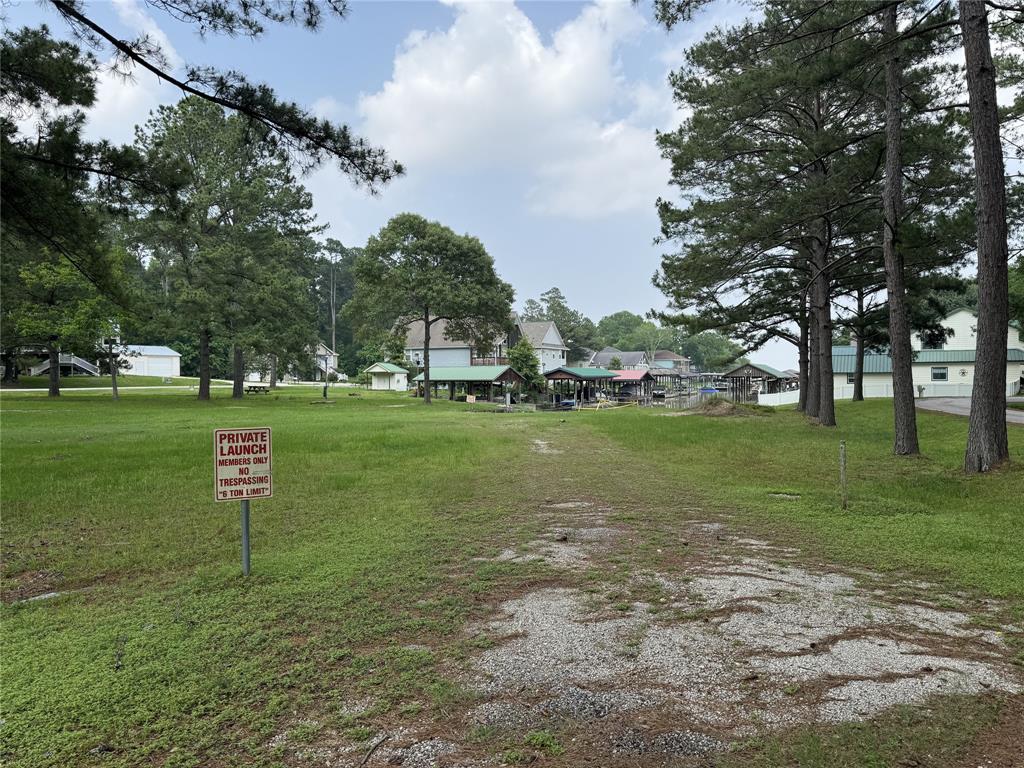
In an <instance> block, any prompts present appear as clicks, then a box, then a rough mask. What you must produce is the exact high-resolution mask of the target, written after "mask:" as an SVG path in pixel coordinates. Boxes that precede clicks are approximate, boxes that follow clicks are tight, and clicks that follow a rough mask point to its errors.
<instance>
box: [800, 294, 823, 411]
mask: <svg viewBox="0 0 1024 768" xmlns="http://www.w3.org/2000/svg"><path fill="white" fill-rule="evenodd" d="M807 332H808V333H807V335H808V344H807V399H806V402H805V404H804V415H805V416H807V418H809V419H812V420H813V419H817V418H818V408H819V405H820V403H821V378H820V377H821V371H820V370H819V369H818V333H819V329H818V317H817V309H815V307H814V302H811V304H810V306H809V307H808V312H807Z"/></svg>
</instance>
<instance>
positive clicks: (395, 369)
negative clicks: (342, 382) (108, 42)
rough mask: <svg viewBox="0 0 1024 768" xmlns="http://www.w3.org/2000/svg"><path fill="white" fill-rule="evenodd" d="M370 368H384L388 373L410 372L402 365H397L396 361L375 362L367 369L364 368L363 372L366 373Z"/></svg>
mask: <svg viewBox="0 0 1024 768" xmlns="http://www.w3.org/2000/svg"><path fill="white" fill-rule="evenodd" d="M370 368H383V369H384V370H385V371H387V372H388V373H408V371H407V370H406V369H405V368H403V367H402V366H400V365H395V364H394V363H374V364H373V365H371V366H369V367H368V368H366V370H364V371H363V373H366V371H368V370H370Z"/></svg>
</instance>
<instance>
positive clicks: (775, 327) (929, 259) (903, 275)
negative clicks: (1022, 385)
mask: <svg viewBox="0 0 1024 768" xmlns="http://www.w3.org/2000/svg"><path fill="white" fill-rule="evenodd" d="M701 5H703V3H702V2H700V0H678V1H677V0H659V1H658V2H656V3H655V7H656V11H657V14H658V18H659V20H660V21H661V22H662V23H663V24H664V25H665V26H666V27H668V28H671V27H672V26H674V25H675V24H677V23H679V22H681V21H684V20H687V19H689V18H691V17H692V15H693V14H694V13H695V12H697V11H698V9H699V8H700V6H701ZM756 9H757V11H758V12H759V13H758V17H757V18H756V19H751V20H748V21H745V22H744V23H742V24H739V25H736V26H732V27H724V28H723V27H720V28H716V29H715V30H713V31H712V32H710V33H708V34H707V35H706V36H705V37H704V38H703V39H702V40H701V41H700V42H698V43H697V44H695V45H693V46H692V47H690V48H689V49H688V50H687V51H686V56H685V63H684V64H683V65H682V66H681V67H680V68H679V69H677V70H676V71H674V72H673V73H672V75H671V76H670V85H671V87H672V89H673V93H674V97H675V100H676V102H677V104H678V105H679V106H680V107H685V108H686V109H687V110H688V117H687V118H686V119H685V121H684V122H683V123H682V124H681V125H680V126H679V127H678V128H677V129H676V130H674V131H668V132H663V133H660V134H659V135H658V138H657V141H658V145H659V147H660V148H661V151H662V153H663V155H664V157H666V158H667V159H668V160H669V161H670V162H671V182H672V184H673V185H674V186H676V187H677V188H678V189H679V190H680V197H679V199H677V200H668V199H662V200H659V201H658V212H659V216H660V219H661V236H660V241H661V242H662V243H664V244H666V245H670V246H672V247H673V250H671V251H670V252H669V253H667V254H666V255H665V256H664V258H663V260H662V265H661V269H660V270H659V272H658V273H657V275H656V276H655V283H656V285H658V286H659V287H660V288H662V290H663V291H664V292H665V293H666V295H667V296H668V297H669V299H670V303H671V308H670V310H669V311H668V312H666V313H664V314H663V315H662V320H663V321H664V322H667V323H670V324H676V325H682V326H685V327H688V328H690V329H691V330H698V329H702V328H716V329H722V330H725V331H727V332H728V333H730V334H733V335H735V336H736V337H737V338H738V339H741V341H742V343H743V345H744V346H745V347H746V348H748V349H756V348H757V347H759V346H761V345H763V344H764V343H766V342H767V341H768V340H770V339H781V340H783V341H786V342H789V343H791V344H793V345H794V347H795V348H796V350H797V353H798V359H799V370H800V384H801V387H800V391H801V399H800V403H799V407H800V409H801V410H802V411H803V412H804V413H805V414H806V415H807V416H808V418H809V419H810V420H812V421H813V422H814V423H816V424H820V425H822V426H834V425H835V423H836V415H835V397H834V391H833V371H832V357H831V346H832V343H833V339H834V337H835V336H836V334H837V330H838V331H840V332H845V333H848V334H850V335H851V336H852V338H853V339H854V340H855V341H856V342H857V346H858V349H859V350H860V353H859V354H858V367H859V370H860V371H861V372H862V370H863V352H864V350H866V349H868V348H871V347H876V348H879V349H886V350H887V351H888V352H889V354H890V356H891V358H892V362H893V389H894V401H893V402H894V414H895V415H894V443H893V447H894V451H895V452H896V453H897V454H901V455H907V454H916V453H918V452H919V450H920V447H919V441H918V437H917V426H916V415H915V406H914V391H913V386H912V379H911V364H912V361H913V353H912V351H911V334H912V333H914V332H918V333H921V334H922V335H925V336H926V337H927V338H929V339H932V340H941V338H942V335H943V332H944V329H943V328H942V326H941V323H940V322H939V321H940V320H941V318H942V315H941V314H940V313H939V312H938V305H937V303H936V302H935V301H934V300H933V299H932V297H933V295H934V293H935V292H936V291H940V290H943V289H948V288H949V287H950V283H951V282H956V281H955V278H956V277H957V275H958V273H959V272H960V271H961V270H962V269H963V268H964V266H965V265H966V264H967V263H968V262H969V260H970V259H972V258H974V259H976V262H977V294H978V298H977V310H978V318H979V320H978V329H977V335H978V341H977V360H976V369H975V384H974V390H973V398H972V408H971V417H970V427H969V438H968V445H967V450H966V453H965V459H964V466H965V469H967V470H968V471H984V470H987V469H989V468H991V467H994V466H997V465H999V464H1000V463H1002V462H1003V461H1005V460H1006V458H1007V456H1008V445H1007V437H1006V424H1005V418H1004V410H1005V405H1006V392H1005V387H1006V384H1005V382H1006V364H1007V363H1006V340H1007V325H1008V322H1009V320H1010V314H1009V311H1010V310H1009V304H1010V302H1009V282H1010V281H1009V274H1008V270H1009V244H1008V222H1012V221H1016V222H1018V223H1019V222H1020V219H1021V202H1022V200H1021V199H1022V197H1024V194H1022V191H1021V190H1022V185H1021V184H1020V182H1019V178H1016V179H1011V178H1007V176H1006V174H1005V169H1004V154H1005V153H1007V152H1008V151H1009V150H1008V149H1007V148H1004V146H1003V144H1002V142H1001V133H1000V132H1001V130H1002V132H1003V133H1002V137H1003V138H1006V139H1007V140H1009V139H1010V135H1011V133H1012V126H1014V125H1019V120H1020V119H1021V117H1022V116H1024V98H1022V96H1021V94H1020V88H1019V86H1020V85H1021V83H1022V81H1024V66H1022V60H1021V56H1020V54H1019V51H1020V49H1019V48H1017V49H1016V54H1014V53H1013V52H1012V51H1013V50H1014V49H1013V48H1012V47H1010V48H1009V50H1010V53H1009V54H1007V55H1002V56H995V57H993V53H992V44H991V39H992V37H993V36H995V37H997V38H999V39H1001V40H1005V41H1007V42H1009V43H1011V44H1012V43H1019V42H1020V41H1021V39H1022V38H1021V34H1022V33H1021V29H1022V27H1021V24H1020V22H1021V21H1022V20H1024V15H1022V10H1021V8H1020V7H1018V6H1014V5H1012V4H1009V5H1000V4H992V3H988V4H987V3H985V2H982V1H981V0H963V1H962V2H960V3H959V4H954V3H953V2H947V1H946V0H937V1H936V0H931V1H927V2H925V1H919V0H880V1H879V2H873V3H864V2H846V1H845V0H826V1H825V2H813V3H811V2H806V1H805V0H766V1H765V2H759V3H757V4H756ZM990 14H991V19H990ZM958 52H962V55H963V57H964V59H965V64H964V65H959V64H957V63H955V62H956V56H955V54H957V53H958ZM997 87H1010V88H1012V87H1016V88H1017V97H1016V99H1015V101H1014V102H1013V103H1012V104H1009V105H1006V106H1002V107H1001V106H999V105H998V103H997V101H996V89H997ZM1009 146H1010V144H1007V147H1009ZM1019 258H1020V257H1019V255H1018V264H1017V267H1016V270H1018V271H1019V270H1020V269H1021V265H1020V262H1019ZM1016 279H1017V280H1019V277H1018V278H1016ZM837 314H838V315H840V316H841V317H842V325H843V326H844V327H843V328H839V329H837ZM857 396H858V397H862V396H863V394H862V391H860V392H858V393H857Z"/></svg>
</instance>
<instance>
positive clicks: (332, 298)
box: [331, 253, 338, 352]
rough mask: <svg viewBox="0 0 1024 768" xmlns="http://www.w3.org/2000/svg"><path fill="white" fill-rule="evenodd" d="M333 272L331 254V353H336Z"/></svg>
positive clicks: (336, 293) (335, 305)
mask: <svg viewBox="0 0 1024 768" xmlns="http://www.w3.org/2000/svg"><path fill="white" fill-rule="evenodd" d="M334 272H335V269H334V254H333V253H332V254H331V351H332V352H337V351H338V334H337V324H338V306H337V301H338V292H337V288H336V287H335V285H334Z"/></svg>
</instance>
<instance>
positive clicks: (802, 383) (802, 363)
mask: <svg viewBox="0 0 1024 768" xmlns="http://www.w3.org/2000/svg"><path fill="white" fill-rule="evenodd" d="M807 336H808V332H807V302H805V301H804V300H803V299H801V300H800V341H799V343H798V344H797V355H798V356H799V362H798V364H797V368H798V370H799V372H800V377H799V387H800V402H799V403H798V404H797V406H796V409H797V410H798V411H801V412H806V411H807V387H808V383H809V380H810V376H809V371H808V370H807V357H808V345H809V344H810V339H808V337H807Z"/></svg>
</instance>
